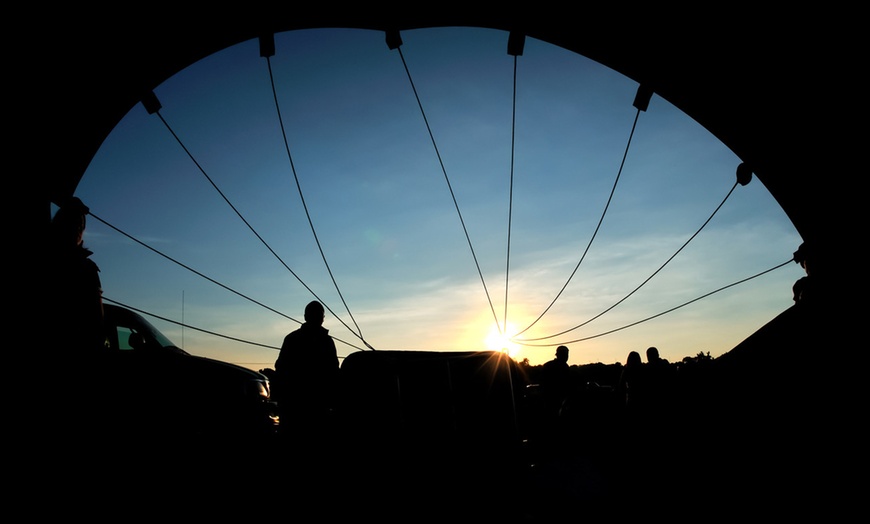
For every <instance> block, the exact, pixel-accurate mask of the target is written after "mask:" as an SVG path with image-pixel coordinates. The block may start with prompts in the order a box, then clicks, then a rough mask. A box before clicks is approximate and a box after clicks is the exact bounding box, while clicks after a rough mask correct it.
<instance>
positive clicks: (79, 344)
mask: <svg viewBox="0 0 870 524" xmlns="http://www.w3.org/2000/svg"><path fill="white" fill-rule="evenodd" d="M88 211H89V210H88V207H87V206H86V205H84V203H82V201H81V200H80V199H78V198H76V197H70V198H69V199H68V200H67V201H65V202H61V204H60V206H59V207H58V210H57V211H56V212H55V214H54V216H53V217H52V219H51V224H50V230H49V231H50V233H49V241H50V244H49V246H48V250H47V254H48V261H47V262H48V263H47V264H46V269H47V271H46V273H47V274H46V283H47V289H48V292H49V295H50V297H51V298H50V300H49V301H48V303H47V305H46V307H47V313H48V316H47V320H48V323H47V324H48V336H49V338H48V344H47V351H46V355H45V356H46V360H45V368H44V372H45V379H44V380H43V381H42V388H43V390H44V392H45V394H46V395H47V398H49V399H50V403H51V405H52V406H53V408H54V410H55V416H56V421H55V435H56V437H57V439H56V440H57V442H58V443H59V447H58V449H62V448H63V445H67V444H69V445H72V443H73V442H76V441H78V442H79V445H78V447H77V448H76V450H75V451H74V452H72V454H74V455H78V454H81V456H91V453H90V452H89V451H88V450H84V449H83V447H82V444H85V445H88V446H94V448H95V449H96V448H98V447H99V444H98V442H100V440H99V439H91V438H87V437H86V436H85V435H87V434H88V432H90V434H91V435H92V436H94V437H99V436H100V435H102V434H103V433H104V430H105V429H108V428H110V427H111V423H110V418H111V417H110V414H112V413H115V411H116V410H115V409H113V407H112V405H111V404H112V400H111V398H109V397H111V396H109V397H106V394H105V391H104V390H103V389H102V388H101V385H102V384H103V381H104V379H105V377H106V376H110V373H111V371H110V370H109V369H108V368H106V367H105V366H106V365H107V363H108V362H107V356H108V355H107V349H106V330H105V326H104V323H103V288H102V283H101V281H100V269H99V267H97V264H96V263H95V262H94V261H93V260H91V259H90V256H91V255H92V252H91V250H90V249H88V248H86V247H84V243H83V237H84V233H85V226H86V216H87V214H88ZM91 451H93V450H91ZM63 455H64V452H62V451H60V452H59V459H58V460H65V459H64V458H63Z"/></svg>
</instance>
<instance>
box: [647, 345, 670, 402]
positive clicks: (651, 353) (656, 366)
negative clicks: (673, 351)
mask: <svg viewBox="0 0 870 524" xmlns="http://www.w3.org/2000/svg"><path fill="white" fill-rule="evenodd" d="M673 373H674V370H673V368H672V367H671V363H670V362H668V360H667V359H664V358H662V357H661V356H660V355H659V350H658V348H656V347H655V346H651V347H649V348H647V350H646V371H645V375H646V377H645V378H646V386H647V391H646V396H647V398H646V405H647V407H648V409H650V410H651V411H652V412H654V414H655V415H656V416H659V415H664V414H665V411H666V410H668V409H669V408H670V407H671V401H672V400H673V399H672V398H671V394H672V391H673V388H674V380H675V377H674V374H673Z"/></svg>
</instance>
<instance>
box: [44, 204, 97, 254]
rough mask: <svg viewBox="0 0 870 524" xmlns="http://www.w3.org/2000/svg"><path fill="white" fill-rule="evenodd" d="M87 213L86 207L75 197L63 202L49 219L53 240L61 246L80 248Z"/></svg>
mask: <svg viewBox="0 0 870 524" xmlns="http://www.w3.org/2000/svg"><path fill="white" fill-rule="evenodd" d="M88 211H89V210H88V206H86V205H84V203H82V201H81V200H79V199H78V198H77V197H70V198H69V199H68V200H67V201H66V202H63V203H62V204H61V205H60V207H59V208H58V210H57V211H56V212H55V214H54V217H52V219H51V229H52V235H53V238H54V240H55V241H56V242H58V243H59V244H63V245H70V246H80V245H81V244H82V237H83V236H84V233H85V224H86V218H85V217H86V216H87V214H88Z"/></svg>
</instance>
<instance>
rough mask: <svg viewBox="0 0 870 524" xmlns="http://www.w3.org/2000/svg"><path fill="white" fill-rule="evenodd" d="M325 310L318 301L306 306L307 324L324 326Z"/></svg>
mask: <svg viewBox="0 0 870 524" xmlns="http://www.w3.org/2000/svg"><path fill="white" fill-rule="evenodd" d="M323 318H324V309H323V304H321V303H320V302H318V301H316V300H312V301H311V302H309V303H308V305H307V306H305V322H307V323H309V324H315V325H318V326H319V325H321V324H323Z"/></svg>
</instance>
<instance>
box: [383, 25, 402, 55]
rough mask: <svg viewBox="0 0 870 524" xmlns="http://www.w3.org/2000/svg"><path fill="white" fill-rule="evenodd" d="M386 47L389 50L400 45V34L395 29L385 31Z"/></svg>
mask: <svg viewBox="0 0 870 524" xmlns="http://www.w3.org/2000/svg"><path fill="white" fill-rule="evenodd" d="M386 40H387V47H389V48H390V50H393V49H397V48H399V47H401V45H402V36H401V35H400V34H399V31H397V30H395V29H390V30H389V31H387V38H386Z"/></svg>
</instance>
